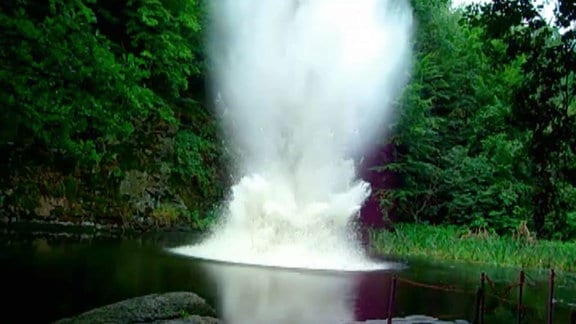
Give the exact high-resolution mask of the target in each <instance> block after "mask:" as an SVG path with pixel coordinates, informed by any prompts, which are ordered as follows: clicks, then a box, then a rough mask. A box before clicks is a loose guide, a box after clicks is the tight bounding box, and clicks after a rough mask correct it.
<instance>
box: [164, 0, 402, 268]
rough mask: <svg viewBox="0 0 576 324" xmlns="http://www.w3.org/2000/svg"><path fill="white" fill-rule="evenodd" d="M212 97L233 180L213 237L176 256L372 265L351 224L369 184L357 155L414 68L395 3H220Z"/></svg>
mask: <svg viewBox="0 0 576 324" xmlns="http://www.w3.org/2000/svg"><path fill="white" fill-rule="evenodd" d="M210 13H211V20H212V22H213V25H212V26H211V32H210V37H209V45H210V46H209V48H210V51H209V54H210V57H211V59H212V63H213V67H214V70H213V75H212V77H213V84H212V86H213V87H212V90H213V94H214V96H215V97H216V99H217V102H218V105H217V107H218V109H219V112H220V113H221V117H222V126H223V130H224V133H225V135H226V136H227V138H228V139H229V142H230V143H231V145H230V147H231V149H233V150H234V151H235V153H237V156H238V159H237V165H236V172H237V175H239V177H240V179H241V180H240V181H239V182H238V183H237V184H236V185H235V186H234V187H233V188H232V192H231V196H230V199H229V202H228V206H227V208H226V212H225V213H224V215H222V221H221V223H220V224H219V226H217V227H216V228H215V229H214V231H213V235H212V236H211V237H209V238H208V239H207V240H205V241H204V242H202V243H200V244H197V245H191V246H182V247H178V248H175V249H172V251H173V252H175V253H180V254H185V255H190V256H194V257H199V258H206V259H213V260H219V261H227V262H238V263H246V264H258V265H267V266H279V267H295V268H311V269H334V270H372V269H377V268H382V267H383V265H381V264H378V263H376V262H373V261H371V260H369V259H368V258H366V257H365V256H364V253H363V252H362V248H361V246H360V244H359V241H358V240H357V238H356V237H355V234H354V230H353V228H354V227H353V226H352V224H353V223H354V218H355V217H357V215H358V213H359V210H360V208H361V207H362V204H363V202H364V201H365V199H366V198H367V197H368V196H369V195H370V186H369V185H368V184H367V183H365V182H363V181H362V180H360V179H358V177H357V170H356V167H355V161H357V160H358V159H359V158H360V157H361V156H362V154H363V153H364V152H365V151H366V150H367V149H368V148H369V147H370V146H371V144H373V143H374V141H375V140H376V139H378V137H379V136H382V134H383V127H384V126H385V125H386V124H387V123H390V121H391V120H392V118H393V117H394V114H393V113H392V112H393V109H392V108H393V102H394V100H396V99H397V98H398V95H399V94H400V91H401V90H402V89H403V87H404V85H405V83H406V81H407V79H408V75H409V73H408V72H409V68H410V56H411V32H412V14H411V10H410V7H409V5H408V2H407V1H402V0H220V1H213V4H212V6H211V7H210Z"/></svg>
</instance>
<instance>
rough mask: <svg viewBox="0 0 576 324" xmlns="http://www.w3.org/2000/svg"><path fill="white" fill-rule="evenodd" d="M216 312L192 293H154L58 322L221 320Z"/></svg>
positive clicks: (198, 323) (206, 323) (169, 323)
mask: <svg viewBox="0 0 576 324" xmlns="http://www.w3.org/2000/svg"><path fill="white" fill-rule="evenodd" d="M215 316H216V312H215V311H214V309H213V308H212V307H211V306H210V305H208V304H207V303H206V301H205V300H204V299H202V298H201V297H199V296H198V295H196V294H194V293H191V292H170V293H165V294H151V295H146V296H142V297H136V298H132V299H127V300H123V301H120V302H118V303H114V304H110V305H106V306H103V307H100V308H96V309H93V310H91V311H88V312H86V313H82V314H80V315H78V316H75V317H71V318H66V319H63V320H60V321H58V322H56V323H58V324H65V323H110V324H111V323H158V324H160V323H163V324H178V323H182V324H183V323H188V324H192V323H196V324H212V323H219V320H217V319H216V318H214V317H215Z"/></svg>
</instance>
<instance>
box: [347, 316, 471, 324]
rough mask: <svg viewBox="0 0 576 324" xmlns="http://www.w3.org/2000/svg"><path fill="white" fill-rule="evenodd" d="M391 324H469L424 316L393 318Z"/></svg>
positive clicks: (379, 322) (372, 322)
mask: <svg viewBox="0 0 576 324" xmlns="http://www.w3.org/2000/svg"><path fill="white" fill-rule="evenodd" d="M386 323H388V321H387V320H368V321H365V322H356V324H386ZM392 323H393V324H469V322H468V321H464V320H456V321H442V320H439V319H437V318H434V317H430V316H425V315H411V316H407V317H394V318H392Z"/></svg>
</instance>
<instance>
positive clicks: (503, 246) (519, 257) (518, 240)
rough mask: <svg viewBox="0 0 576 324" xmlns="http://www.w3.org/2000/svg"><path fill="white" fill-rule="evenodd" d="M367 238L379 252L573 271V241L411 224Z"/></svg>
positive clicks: (575, 250) (575, 244)
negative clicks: (500, 234)
mask: <svg viewBox="0 0 576 324" xmlns="http://www.w3.org/2000/svg"><path fill="white" fill-rule="evenodd" d="M371 239H372V240H371V242H372V246H373V248H374V249H375V250H376V252H377V253H379V254H382V255H389V256H395V257H426V258H434V259H439V260H451V261H462V262H470V263H482V264H489V265H494V266H511V267H522V268H525V269H530V268H537V269H548V268H554V269H557V270H559V271H568V272H576V242H560V241H545V240H536V239H534V238H532V237H529V236H526V237H524V236H517V237H509V236H498V235H496V234H493V233H490V232H488V231H476V232H471V231H468V230H466V229H463V228H460V227H456V226H432V225H415V224H399V225H396V230H395V231H394V232H389V231H385V230H375V231H373V232H372V233H371Z"/></svg>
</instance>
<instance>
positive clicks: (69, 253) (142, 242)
mask: <svg viewBox="0 0 576 324" xmlns="http://www.w3.org/2000/svg"><path fill="white" fill-rule="evenodd" d="M191 240H192V238H191V237H186V236H184V237H183V236H182V234H178V235H177V234H164V235H161V236H150V237H146V238H143V239H138V240H112V239H99V240H95V239H92V240H83V241H62V240H52V239H46V238H40V239H38V238H36V239H32V240H23V239H21V238H20V239H18V240H11V239H9V238H4V239H3V240H2V242H1V246H0V276H1V278H2V280H3V285H2V286H3V289H2V291H3V292H4V293H5V294H4V296H5V297H6V298H5V301H4V302H3V303H2V310H3V312H2V313H3V317H2V322H3V323H19V322H24V321H32V322H35V323H47V322H50V321H54V320H57V319H59V318H63V317H67V316H72V315H74V314H77V313H80V312H84V311H87V310H89V309H91V308H95V307H99V306H102V305H105V304H109V303H113V302H116V301H119V300H122V299H126V298H130V297H136V296H141V295H144V294H149V293H162V292H169V291H192V292H195V293H197V294H199V295H200V296H202V297H204V298H205V299H206V300H207V301H208V302H209V303H210V304H212V305H213V306H214V307H215V308H216V309H217V311H218V313H219V315H220V316H221V317H223V318H226V319H227V320H228V321H230V322H231V323H235V322H236V323H345V322H350V321H353V320H367V319H376V318H385V317H386V315H387V312H388V304H389V291H390V287H391V283H392V277H393V276H394V275H397V276H398V277H399V282H398V288H397V295H396V300H395V307H394V309H393V311H394V314H395V315H396V316H406V315H412V314H426V315H430V316H435V317H439V318H442V319H447V320H450V319H466V320H469V321H472V320H473V319H474V314H475V305H476V296H475V292H476V289H477V288H478V277H479V273H480V272H481V271H486V272H487V273H488V275H489V277H490V278H491V279H492V280H493V281H494V288H490V289H489V291H490V292H491V293H492V294H497V295H500V297H499V298H496V297H489V298H488V299H487V309H488V313H489V314H487V315H486V319H487V321H488V322H490V323H511V322H513V321H514V319H515V316H516V315H515V314H516V313H515V305H514V303H513V302H507V301H506V300H504V299H507V300H510V301H513V300H514V299H515V298H516V294H517V290H515V289H510V291H509V293H508V294H507V295H506V294H505V291H506V285H507V284H508V283H509V282H512V281H513V280H515V276H516V271H515V270H514V269H497V268H485V267H484V268H482V267H479V266H474V265H468V266H467V265H450V264H434V263H430V262H426V261H422V260H404V261H401V262H400V263H390V264H389V265H396V266H394V267H391V269H388V270H383V271H372V272H346V273H339V272H334V271H303V270H295V269H292V270H284V269H277V268H264V267H251V266H240V265H232V264H225V263H214V262H207V261H201V260H197V259H193V258H187V257H183V256H180V255H175V254H172V253H169V252H168V251H167V248H170V247H174V246H178V245H181V244H182V243H183V242H190V241H191ZM399 264H400V265H403V266H401V267H398V266H397V265H399ZM389 268H390V267H389ZM527 283H528V285H527V287H526V294H525V297H524V298H525V301H526V303H527V304H528V308H527V316H528V317H529V318H528V322H529V323H542V322H544V319H545V316H546V308H545V305H546V295H547V283H546V275H545V273H542V274H538V273H532V272H529V275H528V279H527ZM575 283H576V279H575V278H574V276H573V275H572V276H570V275H566V274H559V275H558V282H557V287H556V290H557V294H556V298H557V300H558V304H557V305H556V313H555V315H556V321H555V323H568V318H569V304H570V303H576V285H575ZM22 309H24V310H27V311H25V312H22V311H21V310H22Z"/></svg>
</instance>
